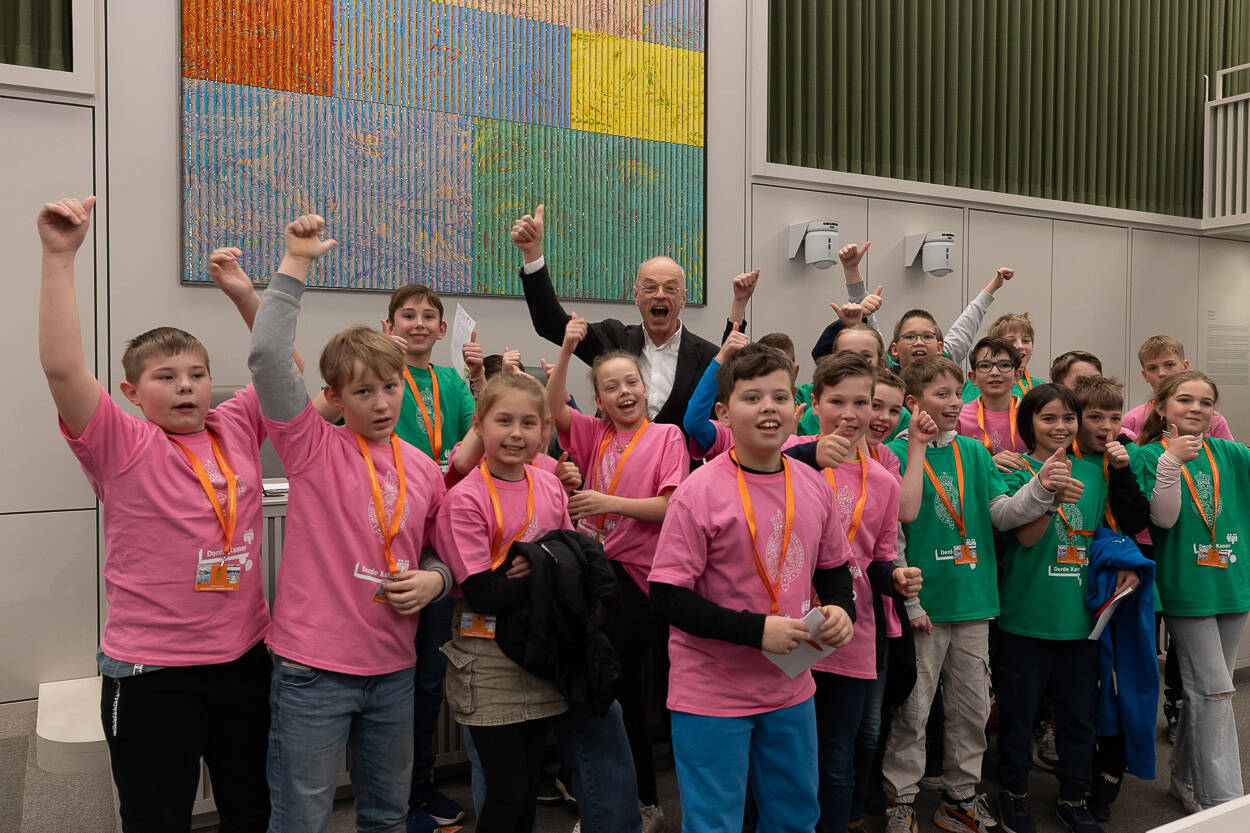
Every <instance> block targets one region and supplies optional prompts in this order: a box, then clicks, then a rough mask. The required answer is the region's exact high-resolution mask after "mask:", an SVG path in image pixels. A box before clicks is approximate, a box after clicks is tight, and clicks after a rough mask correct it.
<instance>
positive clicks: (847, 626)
mask: <svg viewBox="0 0 1250 833" xmlns="http://www.w3.org/2000/svg"><path fill="white" fill-rule="evenodd" d="M820 612H821V613H823V614H825V621H824V622H823V623H822V624H821V626H820V641H821V642H823V643H824V644H825V645H827V646H829V647H830V648H841V647H842V646H843V645H846V644H847V643H848V642H850V641H851V637H852V636H854V635H855V624H854V623H853V622H852V621H851V617H850V616H848V615H846V611H845V610H843V609H842V608H840V607H838V606H837V605H823V606H822V607H821V608H820Z"/></svg>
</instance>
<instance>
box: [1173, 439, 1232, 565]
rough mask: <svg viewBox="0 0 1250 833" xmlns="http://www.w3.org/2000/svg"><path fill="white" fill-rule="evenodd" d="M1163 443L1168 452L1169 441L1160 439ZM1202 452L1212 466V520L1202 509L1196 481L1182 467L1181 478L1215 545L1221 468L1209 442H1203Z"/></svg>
mask: <svg viewBox="0 0 1250 833" xmlns="http://www.w3.org/2000/svg"><path fill="white" fill-rule="evenodd" d="M1159 442H1161V443H1163V449H1164V451H1166V450H1167V447H1168V441H1167V440H1164V439H1160V440H1159ZM1202 450H1203V451H1205V452H1206V453H1207V462H1208V463H1210V464H1211V480H1212V481H1213V482H1214V492H1213V494H1212V496H1211V520H1207V513H1206V510H1205V509H1203V508H1202V501H1200V500H1198V489H1197V488H1195V487H1194V479H1193V478H1192V477H1190V475H1189V469H1187V468H1185V466H1184V464H1182V465H1181V476H1182V477H1184V478H1185V485H1186V486H1188V487H1189V496H1190V497H1191V498H1193V501H1194V507H1195V508H1197V510H1198V514H1199V515H1201V516H1202V523H1203V524H1204V525H1206V528H1207V529H1208V530H1210V532H1211V543H1212V544H1214V543H1215V521H1216V519H1217V517H1218V516H1219V514H1220V468H1219V466H1217V465H1215V458H1214V457H1212V456H1211V446H1209V445H1207V441H1206V440H1203V441H1202Z"/></svg>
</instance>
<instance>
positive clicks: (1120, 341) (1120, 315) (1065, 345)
mask: <svg viewBox="0 0 1250 833" xmlns="http://www.w3.org/2000/svg"><path fill="white" fill-rule="evenodd" d="M1052 251H1053V254H1052V257H1051V263H1052V265H1051V274H1052V279H1051V293H1052V295H1051V325H1050V338H1051V348H1052V355H1051V356H1050V357H1049V358H1053V357H1054V356H1055V355H1058V354H1060V353H1064V352H1067V351H1068V350H1088V351H1089V352H1091V353H1093V354H1094V355H1095V356H1097V357H1098V358H1099V359H1101V360H1102V371H1103V374H1104V375H1106V376H1115V377H1117V378H1119V379H1120V380H1121V381H1123V380H1124V378H1125V373H1126V370H1127V367H1128V366H1127V365H1126V364H1125V361H1126V359H1125V353H1126V350H1125V344H1126V342H1127V339H1128V229H1125V228H1117V227H1115V226H1098V225H1094V224H1093V223H1069V222H1064V221H1058V220H1056V221H1055V240H1054V246H1053V250H1052ZM1042 362H1043V357H1041V356H1039V359H1038V364H1037V367H1036V369H1037V372H1038V373H1039V374H1041V375H1042V376H1044V377H1045V378H1046V379H1047V380H1048V381H1049V380H1050V374H1049V373H1048V372H1046V371H1045V370H1043V367H1044V366H1045V365H1044V364H1043V363H1042Z"/></svg>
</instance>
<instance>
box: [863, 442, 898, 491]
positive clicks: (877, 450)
mask: <svg viewBox="0 0 1250 833" xmlns="http://www.w3.org/2000/svg"><path fill="white" fill-rule="evenodd" d="M868 453H869V454H870V455H872V458H873V459H874V460H876V461H877V462H878V463H880V464H881V465H883V466H885V470H886V471H888V472H889V473H890V474H892V475H894V479H895V480H897V481H898V482H899V483H900V484H901V483H902V482H903V467H902V466H901V465H899V462H898V457H897V456H896V455H895V454H894V452H893V451H891V450H890V447H889V446H888V445H886V444H885V443H877V444H876V445H873V446H869V449H868Z"/></svg>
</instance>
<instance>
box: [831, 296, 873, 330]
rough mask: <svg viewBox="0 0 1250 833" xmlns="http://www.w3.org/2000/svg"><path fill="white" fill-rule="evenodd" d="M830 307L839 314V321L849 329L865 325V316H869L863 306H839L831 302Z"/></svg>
mask: <svg viewBox="0 0 1250 833" xmlns="http://www.w3.org/2000/svg"><path fill="white" fill-rule="evenodd" d="M829 307H830V308H831V309H832V310H833V311H834V312H836V313H837V314H838V320H839V321H841V322H842V323H843V325H845V326H847V327H854V326H855V325H856V324H863V323H864V316H866V315H867V313H866V312H865V311H864V307H863V305H862V304H856V303H846V304H842V305H841V306H839V305H838V304H836V303H834V302H833V301H830V302H829Z"/></svg>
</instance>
